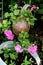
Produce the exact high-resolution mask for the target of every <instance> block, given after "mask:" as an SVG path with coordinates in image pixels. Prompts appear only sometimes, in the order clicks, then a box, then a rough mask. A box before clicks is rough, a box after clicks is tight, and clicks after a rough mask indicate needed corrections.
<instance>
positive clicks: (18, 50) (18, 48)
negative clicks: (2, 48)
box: [15, 44, 23, 53]
mask: <svg viewBox="0 0 43 65" xmlns="http://www.w3.org/2000/svg"><path fill="white" fill-rule="evenodd" d="M15 50H16V52H19V53H22V52H23V49H22V48H21V46H20V45H19V44H18V45H17V46H15Z"/></svg>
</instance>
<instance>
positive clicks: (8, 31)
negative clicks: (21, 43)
mask: <svg viewBox="0 0 43 65" xmlns="http://www.w3.org/2000/svg"><path fill="white" fill-rule="evenodd" d="M4 34H5V35H6V37H7V39H9V40H13V39H14V34H13V33H12V31H11V30H5V31H4Z"/></svg>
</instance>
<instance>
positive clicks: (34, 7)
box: [30, 5, 39, 12]
mask: <svg viewBox="0 0 43 65" xmlns="http://www.w3.org/2000/svg"><path fill="white" fill-rule="evenodd" d="M35 9H39V7H36V6H35V5H33V6H32V7H31V9H30V11H31V12H32V11H33V10H35Z"/></svg>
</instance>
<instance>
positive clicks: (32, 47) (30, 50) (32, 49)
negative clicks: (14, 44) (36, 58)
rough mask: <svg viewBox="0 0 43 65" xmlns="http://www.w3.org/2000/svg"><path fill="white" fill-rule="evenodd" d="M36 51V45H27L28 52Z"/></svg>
mask: <svg viewBox="0 0 43 65" xmlns="http://www.w3.org/2000/svg"><path fill="white" fill-rule="evenodd" d="M36 51H37V45H34V46H29V47H28V52H30V53H33V54H34V53H35V52H36Z"/></svg>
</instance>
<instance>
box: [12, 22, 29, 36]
mask: <svg viewBox="0 0 43 65" xmlns="http://www.w3.org/2000/svg"><path fill="white" fill-rule="evenodd" d="M12 29H13V32H14V34H16V35H18V34H19V33H20V32H21V31H29V30H30V24H29V23H28V22H26V21H22V22H17V23H16V24H13V25H12Z"/></svg>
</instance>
